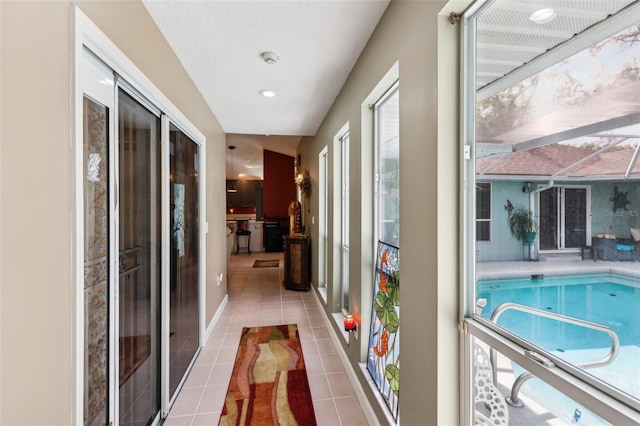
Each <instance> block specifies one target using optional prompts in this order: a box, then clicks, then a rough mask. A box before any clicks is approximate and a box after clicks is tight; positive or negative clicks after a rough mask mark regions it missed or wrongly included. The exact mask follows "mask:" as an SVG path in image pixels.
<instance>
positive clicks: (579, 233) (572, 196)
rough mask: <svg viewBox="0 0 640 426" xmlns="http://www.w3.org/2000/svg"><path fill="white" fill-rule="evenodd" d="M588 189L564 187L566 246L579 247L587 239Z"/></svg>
mask: <svg viewBox="0 0 640 426" xmlns="http://www.w3.org/2000/svg"><path fill="white" fill-rule="evenodd" d="M586 212H587V190H586V189H582V188H564V248H579V247H582V246H583V245H585V244H586V241H587V213H586Z"/></svg>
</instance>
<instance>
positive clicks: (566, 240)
mask: <svg viewBox="0 0 640 426" xmlns="http://www.w3.org/2000/svg"><path fill="white" fill-rule="evenodd" d="M589 189H590V188H589V187H566V186H558V187H552V188H549V189H547V190H544V191H542V192H540V215H539V217H540V219H539V220H540V250H562V249H569V248H580V247H582V246H585V245H589V244H587V243H588V242H589V241H588V237H589V236H590V234H591V232H590V231H591V230H590V227H589V223H588V215H589V211H590V206H589V205H588V204H589V200H590V198H591V191H590V190H589Z"/></svg>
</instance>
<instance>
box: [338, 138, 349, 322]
mask: <svg viewBox="0 0 640 426" xmlns="http://www.w3.org/2000/svg"><path fill="white" fill-rule="evenodd" d="M338 140H339V142H340V219H341V220H340V307H341V309H342V313H343V314H345V315H346V314H348V313H349V233H350V206H349V185H350V179H349V172H350V167H349V149H350V137H349V128H348V127H347V129H346V131H344V132H343V133H342V135H341V136H340V137H339V138H338Z"/></svg>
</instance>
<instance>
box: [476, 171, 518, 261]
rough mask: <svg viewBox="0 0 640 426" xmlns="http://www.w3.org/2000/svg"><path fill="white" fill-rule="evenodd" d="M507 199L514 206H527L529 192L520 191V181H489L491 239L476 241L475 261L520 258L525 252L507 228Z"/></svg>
mask: <svg viewBox="0 0 640 426" xmlns="http://www.w3.org/2000/svg"><path fill="white" fill-rule="evenodd" d="M507 200H509V201H511V204H512V205H513V206H514V207H515V206H517V205H518V204H521V205H522V206H524V207H526V208H530V207H529V194H528V193H524V192H522V182H508V181H494V182H491V241H489V242H478V243H476V261H478V262H495V261H505V260H522V259H523V256H524V255H526V253H525V252H524V251H523V243H522V241H518V240H516V239H515V237H513V236H512V235H511V231H510V230H509V223H508V221H509V215H508V213H507V210H506V208H505V206H506V204H507Z"/></svg>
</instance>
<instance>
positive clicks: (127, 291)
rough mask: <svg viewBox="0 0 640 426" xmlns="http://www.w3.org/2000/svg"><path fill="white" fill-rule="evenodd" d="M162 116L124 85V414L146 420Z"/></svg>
mask: <svg viewBox="0 0 640 426" xmlns="http://www.w3.org/2000/svg"><path fill="white" fill-rule="evenodd" d="M160 141H161V132H160V117H158V116H157V115H155V114H154V113H153V112H151V111H149V110H148V109H147V108H145V107H144V106H143V105H141V104H140V103H139V102H137V101H136V100H135V99H134V98H133V97H132V96H130V95H129V94H128V93H126V92H125V91H124V90H122V89H120V91H119V93H118V154H119V155H118V165H119V167H118V169H119V179H118V183H119V188H118V189H119V203H118V206H119V233H118V237H119V238H118V240H119V255H118V265H119V294H118V295H119V304H118V307H119V319H118V321H119V323H118V347H119V357H118V359H119V377H118V384H119V387H120V399H119V418H120V423H121V424H136V425H145V424H148V423H150V422H151V421H152V420H153V419H154V417H155V416H156V415H157V414H158V413H159V411H160V323H159V319H160V297H159V296H160V284H161V280H160V278H161V275H160V272H161V269H160V265H161V257H160V254H161V238H160V235H161V227H160V224H161V220H160V219H161V217H160V213H161V209H160V207H161V199H160V194H161V191H160Z"/></svg>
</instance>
